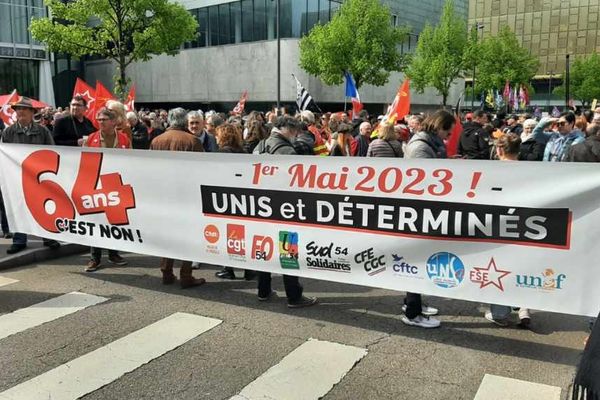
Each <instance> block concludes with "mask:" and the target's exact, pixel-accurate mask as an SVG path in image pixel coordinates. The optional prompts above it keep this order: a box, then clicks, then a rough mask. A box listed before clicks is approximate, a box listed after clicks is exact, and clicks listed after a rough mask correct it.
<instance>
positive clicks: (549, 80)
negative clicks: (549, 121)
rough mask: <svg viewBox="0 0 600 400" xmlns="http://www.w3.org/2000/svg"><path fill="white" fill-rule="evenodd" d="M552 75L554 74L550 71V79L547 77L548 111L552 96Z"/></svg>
mask: <svg viewBox="0 0 600 400" xmlns="http://www.w3.org/2000/svg"><path fill="white" fill-rule="evenodd" d="M552 75H554V71H550V79H548V111H550V100H551V98H552Z"/></svg>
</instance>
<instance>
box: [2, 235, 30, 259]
mask: <svg viewBox="0 0 600 400" xmlns="http://www.w3.org/2000/svg"><path fill="white" fill-rule="evenodd" d="M26 247H27V234H26V233H19V232H15V233H14V235H13V242H12V246H10V247H9V248H8V250H6V253H8V254H15V253H18V252H20V251H21V250H24V249H25V248H26Z"/></svg>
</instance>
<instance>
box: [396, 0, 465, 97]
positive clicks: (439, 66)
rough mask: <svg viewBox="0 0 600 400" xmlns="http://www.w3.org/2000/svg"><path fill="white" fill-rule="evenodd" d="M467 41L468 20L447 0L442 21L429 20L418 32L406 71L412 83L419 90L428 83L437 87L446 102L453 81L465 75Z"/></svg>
mask: <svg viewBox="0 0 600 400" xmlns="http://www.w3.org/2000/svg"><path fill="white" fill-rule="evenodd" d="M468 44H469V40H468V37H467V25H466V22H465V20H464V18H463V17H461V16H459V15H458V14H456V12H455V9H454V1H453V0H448V1H446V4H445V5H444V10H443V11H442V16H441V17H440V22H439V24H437V25H436V26H435V27H432V26H431V25H429V24H427V25H426V26H425V29H423V32H421V35H420V36H419V42H418V43H417V49H416V51H415V54H414V56H413V57H412V60H411V62H410V65H409V67H408V70H407V71H406V74H407V75H408V77H409V78H410V79H411V81H412V82H411V83H412V85H413V87H414V88H415V89H416V90H417V91H418V92H420V93H423V91H424V90H425V88H426V87H428V86H432V87H434V88H435V89H436V90H437V91H438V93H439V94H440V95H441V96H442V104H443V105H444V106H446V102H447V100H448V94H449V93H450V88H451V86H452V83H453V82H454V81H455V80H456V79H457V78H460V77H462V73H463V71H464V69H465V64H466V62H465V51H466V49H467V47H468Z"/></svg>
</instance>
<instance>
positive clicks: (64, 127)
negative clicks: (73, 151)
mask: <svg viewBox="0 0 600 400" xmlns="http://www.w3.org/2000/svg"><path fill="white" fill-rule="evenodd" d="M69 110H70V115H67V116H66V117H64V118H61V119H59V120H58V121H56V123H55V125H54V129H53V130H52V136H53V137H54V142H55V143H56V144H57V145H59V146H79V145H80V144H79V140H80V139H83V137H85V136H88V135H89V134H90V133H92V132H94V131H95V130H96V128H95V127H94V125H93V124H92V121H90V120H89V119H87V117H86V116H85V113H86V111H87V102H86V100H85V99H84V98H83V97H82V96H73V98H72V99H71V103H70V105H69Z"/></svg>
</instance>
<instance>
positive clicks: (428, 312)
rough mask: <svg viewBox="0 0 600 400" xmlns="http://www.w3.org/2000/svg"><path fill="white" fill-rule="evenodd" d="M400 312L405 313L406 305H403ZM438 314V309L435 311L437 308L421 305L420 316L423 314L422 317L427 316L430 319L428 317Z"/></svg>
mask: <svg viewBox="0 0 600 400" xmlns="http://www.w3.org/2000/svg"><path fill="white" fill-rule="evenodd" d="M402 311H403V312H406V304H404V305H403V306H402ZM438 312H439V311H438V309H437V308H435V307H430V306H427V305H425V304H423V305H422V306H421V314H423V315H427V316H429V317H430V316H432V315H437V314H438Z"/></svg>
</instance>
